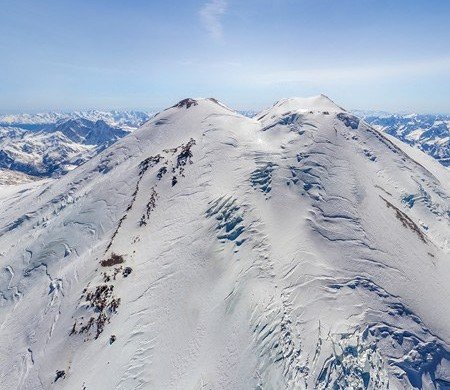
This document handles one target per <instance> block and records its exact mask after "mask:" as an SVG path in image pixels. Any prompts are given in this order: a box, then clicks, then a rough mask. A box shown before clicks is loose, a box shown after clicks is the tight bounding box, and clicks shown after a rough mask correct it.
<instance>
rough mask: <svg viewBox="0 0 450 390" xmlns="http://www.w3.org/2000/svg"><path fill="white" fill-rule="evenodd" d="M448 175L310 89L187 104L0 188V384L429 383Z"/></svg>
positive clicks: (442, 329)
mask: <svg viewBox="0 0 450 390" xmlns="http://www.w3.org/2000/svg"><path fill="white" fill-rule="evenodd" d="M449 175H450V173H449V172H448V170H446V169H445V168H444V167H442V166H441V165H439V164H438V163H437V162H434V161H432V160H431V159H430V158H428V157H426V156H424V155H422V154H421V153H420V152H417V153H415V154H414V155H409V154H408V150H407V148H403V147H402V146H401V145H400V144H397V143H393V142H392V140H391V139H389V138H388V137H387V136H385V135H384V134H382V133H380V132H378V131H377V130H375V129H373V128H371V127H370V126H368V125H367V124H365V123H364V122H363V121H360V120H359V119H358V118H357V117H355V116H353V115H351V114H350V113H348V112H346V111H345V110H343V109H341V108H340V107H338V106H337V105H336V104H334V103H333V102H332V101H331V100H330V99H328V98H326V97H325V96H320V97H315V98H310V99H286V100H282V101H280V102H278V103H277V104H275V105H274V106H273V107H271V108H269V109H267V110H265V111H263V112H262V113H261V114H259V115H257V116H255V118H253V119H250V118H246V117H244V116H242V115H239V114H238V113H236V112H235V111H233V110H231V109H229V108H228V107H226V106H225V105H223V104H221V103H220V102H218V101H217V100H215V99H185V100H183V101H181V102H179V103H178V104H176V105H174V106H173V107H170V108H168V109H167V110H165V111H162V112H161V113H159V114H157V115H156V116H155V117H153V118H152V119H151V120H150V121H148V122H147V123H146V124H145V125H144V126H143V127H141V128H140V129H139V130H137V131H135V132H133V133H132V134H130V135H128V136H126V137H124V138H123V139H121V140H119V141H118V142H116V143H115V144H114V145H112V146H111V147H109V148H108V149H106V150H105V151H103V152H102V153H101V154H99V155H98V156H96V157H94V158H93V159H91V160H89V161H88V162H86V163H85V164H84V165H82V166H80V167H79V168H77V169H75V170H74V171H72V172H70V173H68V174H67V175H66V176H64V177H62V178H60V179H58V180H51V181H47V182H46V183H43V184H41V183H27V184H23V185H21V186H20V187H17V189H16V190H15V189H14V187H11V186H5V187H4V188H3V189H2V192H1V193H0V199H1V202H0V261H1V262H2V268H1V273H0V304H1V306H0V308H1V309H0V335H1V337H0V381H1V383H2V385H3V386H4V387H5V388H16V387H18V388H23V389H48V388H64V389H83V388H85V389H115V388H116V389H176V388H183V389H204V388H211V389H249V388H250V389H252V388H256V389H307V388H308V389H361V388H362V389H388V388H389V389H413V388H422V389H445V388H447V387H448V386H449V384H450V353H449V350H450V348H449V340H450V313H449V310H448V300H449V296H450V287H449V285H450V284H449V283H448V278H449V275H450V263H449V256H450V242H449V237H450V221H449V218H450V201H449V199H450V180H449V179H450V176H449Z"/></svg>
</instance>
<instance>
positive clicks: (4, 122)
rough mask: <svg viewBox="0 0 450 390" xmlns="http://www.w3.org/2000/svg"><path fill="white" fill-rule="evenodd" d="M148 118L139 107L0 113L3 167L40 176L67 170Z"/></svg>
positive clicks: (0, 142)
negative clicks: (115, 109) (1, 115)
mask: <svg viewBox="0 0 450 390" xmlns="http://www.w3.org/2000/svg"><path fill="white" fill-rule="evenodd" d="M149 118H150V115H149V114H145V113H141V112H137V111H132V112H117V111H111V112H99V111H87V112H75V113H71V114H58V113H47V114H36V115H26V114H22V115H15V116H12V115H9V116H3V117H0V168H3V169H8V170H10V171H16V172H19V173H25V174H27V175H32V176H37V177H46V176H54V175H59V174H64V173H66V172H68V171H69V170H71V169H73V168H75V167H77V166H79V165H80V164H82V163H84V162H86V161H87V160H89V159H90V158H92V156H94V155H96V154H98V153H99V152H100V151H102V150H104V149H105V148H106V147H108V146H110V145H111V144H112V143H114V142H116V141H117V140H118V139H120V138H122V137H124V136H125V135H127V134H128V133H129V132H130V131H132V130H134V129H136V128H137V127H139V126H140V125H142V123H144V122H145V121H147V120H148V119H149Z"/></svg>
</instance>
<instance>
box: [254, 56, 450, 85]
mask: <svg viewBox="0 0 450 390" xmlns="http://www.w3.org/2000/svg"><path fill="white" fill-rule="evenodd" d="M449 68H450V58H439V59H430V60H425V61H408V62H403V63H393V64H376V65H373V66H360V67H346V68H342V67H335V68H317V69H298V70H285V71H277V72H273V73H265V74H260V75H258V81H259V82H262V83H267V84H272V83H280V82H283V83H295V82H308V81H309V82H328V83H339V82H345V83H347V82H355V81H373V80H386V79H391V78H399V77H402V78H404V77H417V76H423V75H430V74H439V73H441V72H443V71H445V72H446V71H447V70H448V69H449Z"/></svg>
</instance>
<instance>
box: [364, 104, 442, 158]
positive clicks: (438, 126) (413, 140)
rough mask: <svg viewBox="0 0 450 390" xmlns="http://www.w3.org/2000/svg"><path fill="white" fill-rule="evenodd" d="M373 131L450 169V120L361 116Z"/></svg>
mask: <svg viewBox="0 0 450 390" xmlns="http://www.w3.org/2000/svg"><path fill="white" fill-rule="evenodd" d="M361 114H364V115H362V117H363V118H364V119H365V120H366V121H367V122H368V123H370V124H371V125H372V126H373V127H375V128H377V129H379V130H382V131H385V132H386V133H388V134H391V135H393V136H394V137H396V138H398V139H400V140H402V141H403V142H406V143H407V144H409V145H411V146H414V147H417V148H419V149H420V150H422V151H423V152H425V153H427V154H429V155H430V156H432V157H434V158H435V159H436V160H438V161H439V162H440V163H441V164H442V165H444V166H446V167H448V166H450V116H449V115H423V114H404V115H401V114H387V113H384V114H383V113H381V114H380V113H370V112H369V113H361Z"/></svg>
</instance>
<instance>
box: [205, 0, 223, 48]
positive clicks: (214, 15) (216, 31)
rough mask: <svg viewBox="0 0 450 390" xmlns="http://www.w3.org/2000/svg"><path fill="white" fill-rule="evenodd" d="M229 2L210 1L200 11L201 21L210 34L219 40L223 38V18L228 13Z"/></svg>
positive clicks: (221, 0) (220, 0)
mask: <svg viewBox="0 0 450 390" xmlns="http://www.w3.org/2000/svg"><path fill="white" fill-rule="evenodd" d="M227 8H228V2H227V0H211V1H208V2H207V3H206V4H205V5H204V6H203V7H202V9H201V10H200V19H201V21H202V23H203V26H204V27H205V29H206V30H207V31H208V33H209V34H210V35H211V36H212V37H213V38H214V39H217V40H220V39H222V38H223V26H222V21H221V17H222V16H223V15H224V14H225V13H226V12H227Z"/></svg>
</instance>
